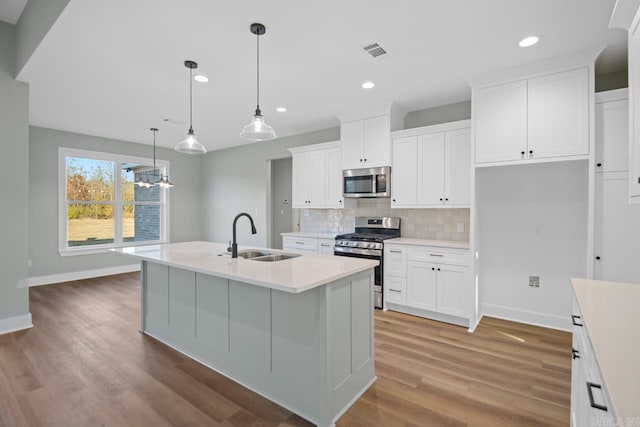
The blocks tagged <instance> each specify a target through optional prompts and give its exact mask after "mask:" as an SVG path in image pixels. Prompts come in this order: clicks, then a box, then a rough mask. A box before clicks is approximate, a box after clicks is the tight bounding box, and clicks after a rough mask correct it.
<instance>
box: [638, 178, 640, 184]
mask: <svg viewBox="0 0 640 427" xmlns="http://www.w3.org/2000/svg"><path fill="white" fill-rule="evenodd" d="M638 184H640V176H639V177H638Z"/></svg>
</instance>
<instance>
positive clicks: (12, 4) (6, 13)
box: [0, 0, 27, 24]
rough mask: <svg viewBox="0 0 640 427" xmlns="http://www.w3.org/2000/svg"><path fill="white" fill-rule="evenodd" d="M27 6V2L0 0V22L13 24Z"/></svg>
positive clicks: (22, 0)
mask: <svg viewBox="0 0 640 427" xmlns="http://www.w3.org/2000/svg"><path fill="white" fill-rule="evenodd" d="M26 4H27V0H0V21H5V22H8V23H10V24H15V23H16V22H18V18H20V14H21V13H22V10H23V9H24V7H25V5H26Z"/></svg>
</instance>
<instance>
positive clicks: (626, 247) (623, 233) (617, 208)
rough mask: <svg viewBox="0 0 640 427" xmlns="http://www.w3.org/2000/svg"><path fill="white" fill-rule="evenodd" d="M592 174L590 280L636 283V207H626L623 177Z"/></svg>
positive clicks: (639, 224) (639, 213)
mask: <svg viewBox="0 0 640 427" xmlns="http://www.w3.org/2000/svg"><path fill="white" fill-rule="evenodd" d="M605 175H606V174H601V173H598V174H596V191H595V241H594V251H595V256H596V257H600V259H599V260H598V259H597V258H596V260H595V261H594V278H595V279H597V280H610V281H617V282H632V283H638V282H640V263H639V262H638V260H640V206H639V205H635V204H629V203H628V198H627V194H628V192H627V190H628V186H627V179H626V175H625V174H624V173H623V174H618V175H619V176H618V177H617V179H616V178H615V177H614V178H609V177H606V176H605Z"/></svg>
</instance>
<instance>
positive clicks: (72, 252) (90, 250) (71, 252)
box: [58, 240, 169, 257]
mask: <svg viewBox="0 0 640 427" xmlns="http://www.w3.org/2000/svg"><path fill="white" fill-rule="evenodd" d="M164 243H169V242H168V241H162V240H149V241H147V242H139V243H129V244H126V245H109V246H100V247H98V248H96V247H86V248H81V249H59V250H58V255H60V256H61V257H68V256H78V255H96V254H106V253H109V250H110V249H117V248H129V247H131V246H146V245H161V244H164Z"/></svg>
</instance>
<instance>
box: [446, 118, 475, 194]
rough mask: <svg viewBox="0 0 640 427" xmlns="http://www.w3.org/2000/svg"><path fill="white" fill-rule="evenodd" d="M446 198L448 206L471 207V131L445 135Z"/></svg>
mask: <svg viewBox="0 0 640 427" xmlns="http://www.w3.org/2000/svg"><path fill="white" fill-rule="evenodd" d="M444 159H445V162H444V163H445V167H444V173H445V175H444V197H445V205H447V206H469V204H470V202H471V191H470V189H471V168H472V166H471V130H470V129H460V130H456V131H452V132H447V133H446V135H445V152H444Z"/></svg>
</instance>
